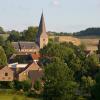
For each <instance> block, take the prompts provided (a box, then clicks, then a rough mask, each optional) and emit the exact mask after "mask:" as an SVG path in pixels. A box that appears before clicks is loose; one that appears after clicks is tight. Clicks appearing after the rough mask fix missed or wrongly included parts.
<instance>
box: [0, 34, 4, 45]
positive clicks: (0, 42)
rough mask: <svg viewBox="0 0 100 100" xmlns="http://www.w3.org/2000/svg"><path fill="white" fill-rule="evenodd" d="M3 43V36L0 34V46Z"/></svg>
mask: <svg viewBox="0 0 100 100" xmlns="http://www.w3.org/2000/svg"><path fill="white" fill-rule="evenodd" d="M3 44H4V38H3V36H0V46H3Z"/></svg>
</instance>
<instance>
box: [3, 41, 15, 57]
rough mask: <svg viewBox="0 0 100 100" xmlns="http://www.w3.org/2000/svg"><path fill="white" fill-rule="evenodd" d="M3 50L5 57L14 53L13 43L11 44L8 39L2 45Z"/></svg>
mask: <svg viewBox="0 0 100 100" xmlns="http://www.w3.org/2000/svg"><path fill="white" fill-rule="evenodd" d="M3 48H4V50H5V53H6V56H7V58H8V59H9V57H10V56H11V55H12V54H14V53H15V49H14V47H13V45H12V44H11V42H10V41H6V42H5V44H4V46H3Z"/></svg>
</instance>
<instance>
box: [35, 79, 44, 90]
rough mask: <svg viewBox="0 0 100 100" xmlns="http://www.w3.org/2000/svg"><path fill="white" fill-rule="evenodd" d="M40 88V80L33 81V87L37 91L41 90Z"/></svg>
mask: <svg viewBox="0 0 100 100" xmlns="http://www.w3.org/2000/svg"><path fill="white" fill-rule="evenodd" d="M41 88H42V85H41V82H40V80H37V81H35V83H34V89H35V90H37V91H39V90H41Z"/></svg>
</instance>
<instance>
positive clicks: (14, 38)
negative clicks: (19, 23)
mask: <svg viewBox="0 0 100 100" xmlns="http://www.w3.org/2000/svg"><path fill="white" fill-rule="evenodd" d="M8 33H9V34H10V35H9V37H8V40H9V41H15V42H16V41H19V40H20V33H19V32H18V31H15V30H12V31H10V32H8Z"/></svg>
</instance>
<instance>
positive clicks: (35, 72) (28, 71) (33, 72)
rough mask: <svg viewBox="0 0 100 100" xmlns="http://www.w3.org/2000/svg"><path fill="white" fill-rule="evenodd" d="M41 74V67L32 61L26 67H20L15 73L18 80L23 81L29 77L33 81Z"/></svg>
mask: <svg viewBox="0 0 100 100" xmlns="http://www.w3.org/2000/svg"><path fill="white" fill-rule="evenodd" d="M42 76H43V70H42V68H40V67H39V65H38V64H36V63H34V62H33V63H31V64H29V65H28V66H27V67H25V68H24V69H22V70H21V71H20V72H18V74H17V78H18V80H19V81H24V80H27V79H31V80H32V81H33V80H36V79H39V78H41V77H42Z"/></svg>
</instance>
